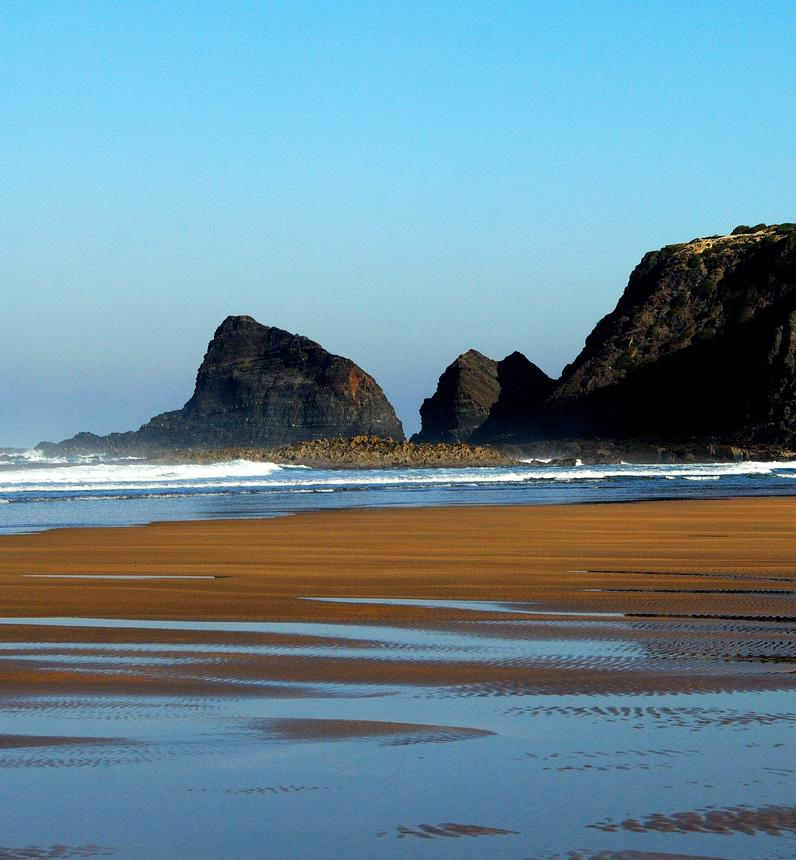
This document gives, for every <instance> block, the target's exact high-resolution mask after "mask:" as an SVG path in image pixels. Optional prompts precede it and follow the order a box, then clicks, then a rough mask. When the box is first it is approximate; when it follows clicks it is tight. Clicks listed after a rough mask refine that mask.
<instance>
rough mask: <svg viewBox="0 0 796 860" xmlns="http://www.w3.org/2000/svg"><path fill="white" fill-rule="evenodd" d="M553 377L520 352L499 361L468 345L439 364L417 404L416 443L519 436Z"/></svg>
mask: <svg viewBox="0 0 796 860" xmlns="http://www.w3.org/2000/svg"><path fill="white" fill-rule="evenodd" d="M553 385H554V383H553V380H551V379H550V377H549V376H547V374H546V373H544V372H543V371H542V370H540V369H539V368H538V367H537V366H536V365H535V364H533V363H532V362H531V361H529V360H528V359H527V358H526V357H525V356H524V355H523V354H522V353H520V352H513V353H511V355H508V356H506V358H504V359H503V360H502V361H494V360H493V359H491V358H487V357H486V356H485V355H482V354H481V353H480V352H477V351H476V350H474V349H471V350H469V351H468V352H465V353H463V354H462V355H460V356H459V357H458V358H457V359H456V360H455V361H454V362H453V363H452V364H450V365H448V367H447V368H445V371H444V372H443V374H442V376H440V378H439V382H438V383H437V390H436V391H435V393H434V394H433V395H432V396H431V397H429V398H427V399H426V400H424V401H423V405H422V406H421V407H420V417H421V420H422V429H421V431H420V433H418V434H417V435H416V436H415V437H413V438H414V439H415V440H416V441H419V442H466V441H471V440H472V441H478V442H486V443H489V442H495V441H502V440H503V437H506V436H514V435H517V434H519V435H525V433H526V431H527V429H528V427H529V426H531V425H532V423H533V420H534V417H535V410H536V409H537V407H538V404H539V403H540V402H541V401H543V400H544V399H545V398H546V397H547V396H548V394H550V391H551V390H552V388H553Z"/></svg>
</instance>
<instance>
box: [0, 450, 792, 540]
mask: <svg viewBox="0 0 796 860" xmlns="http://www.w3.org/2000/svg"><path fill="white" fill-rule="evenodd" d="M795 479H796V462H781V463H778V462H768V463H761V462H742V463H694V464H679V465H657V464H656V465H638V464H633V465H630V464H620V465H606V466H593V465H589V466H552V465H549V466H540V465H539V464H538V463H520V464H517V465H513V466H508V467H497V468H484V467H471V468H458V469H427V468H426V469H417V468H415V469H404V468H401V469H312V468H307V467H305V466H294V465H290V466H286V465H277V464H275V463H263V462H251V461H246V460H233V461H229V462H221V463H210V464H183V465H166V464H162V463H150V462H147V461H145V460H140V459H135V458H125V459H109V458H104V459H103V458H98V457H59V458H48V457H45V456H43V455H42V454H41V452H39V451H35V450H31V451H18V450H9V449H5V450H4V449H0V534H10V533H22V532H32V531H40V530H45V529H52V528H64V527H74V526H128V525H136V524H142V523H148V522H155V521H167V520H200V519H231V518H252V517H255V518H257V517H275V516H282V515H285V514H289V513H292V512H296V511H307V510H328V509H337V508H362V507H396V506H424V505H493V504H494V505H511V504H520V505H526V504H530V505H539V504H567V503H575V502H585V503H594V502H618V501H641V500H651V499H698V498H726V497H730V496H784V495H794V494H796V480H795Z"/></svg>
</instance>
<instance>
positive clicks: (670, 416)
mask: <svg viewBox="0 0 796 860" xmlns="http://www.w3.org/2000/svg"><path fill="white" fill-rule="evenodd" d="M747 231H748V232H747ZM544 412H545V415H544V416H543V418H542V423H543V424H544V426H545V427H546V430H547V433H548V435H549V433H550V432H551V431H552V432H553V433H555V434H556V435H561V434H568V435H577V436H584V435H600V436H606V437H609V436H613V437H618V438H628V437H633V436H638V437H641V436H652V435H654V436H658V437H662V438H688V437H696V436H710V437H715V438H721V439H727V440H736V441H741V442H778V443H783V444H789V443H791V442H792V441H794V438H796V225H779V226H771V227H765V226H763V225H760V226H759V227H757V228H752V229H750V228H738V229H737V230H736V231H734V232H733V233H732V234H730V235H728V236H717V237H711V238H707V239H697V240H694V241H692V242H688V243H686V244H682V245H670V246H667V247H665V248H663V249H661V250H660V251H654V252H651V253H649V254H646V255H645V256H644V258H643V259H642V261H641V263H640V264H639V265H638V266H637V267H636V269H635V270H634V271H633V273H632V275H631V276H630V280H629V282H628V285H627V288H626V290H625V292H624V294H623V295H622V297H621V299H620V300H619V303H618V304H617V306H616V308H615V310H614V311H612V312H611V313H610V314H608V315H607V316H606V317H605V318H603V319H602V320H601V321H600V322H599V323H598V324H597V326H596V327H595V329H594V331H593V332H592V333H591V334H590V335H589V337H588V338H587V340H586V345H585V347H584V349H583V351H582V352H581V354H580V355H579V356H578V357H577V358H576V359H575V361H574V362H572V364H570V365H569V366H567V367H566V368H565V369H564V372H563V374H562V377H561V381H560V383H559V384H558V386H557V387H556V389H555V391H554V393H553V395H552V397H551V398H550V400H549V401H548V403H547V405H546V407H545V410H544Z"/></svg>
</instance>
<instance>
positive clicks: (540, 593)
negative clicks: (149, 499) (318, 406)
mask: <svg viewBox="0 0 796 860" xmlns="http://www.w3.org/2000/svg"><path fill="white" fill-rule="evenodd" d="M91 576H95V577H97V578H96V579H94V580H92V579H90V577H91ZM117 576H119V577H127V578H124V579H121V578H120V579H115V578H114V577H117ZM159 576H163V577H168V578H164V579H162V580H161V581H158V580H157V579H152V578H146V579H144V578H140V577H159ZM130 577H133V578H130ZM198 577H203V578H198ZM307 598H315V599H307ZM349 601H350V602H349ZM379 601H383V602H379ZM392 601H394V602H392ZM0 612H2V616H0V774H1V775H2V780H3V782H4V784H5V785H6V786H7V788H8V791H9V793H10V794H9V796H12V797H15V798H17V801H16V802H15V803H14V804H11V805H9V806H8V807H7V810H6V813H5V816H6V817H5V819H2V822H1V823H2V829H3V835H2V842H3V846H4V847H0V856H3V857H5V856H8V857H32V856H74V857H77V856H93V854H92V853H91V852H93V853H94V854H97V853H101V854H103V855H104V854H107V855H108V856H119V857H132V858H137V857H143V856H169V857H175V858H182V857H185V858H189V857H190V858H194V857H211V858H212V857H229V856H259V855H260V854H261V853H262V847H263V846H264V845H267V846H268V851H269V856H274V857H295V856H329V857H335V858H336V857H341V858H342V857H349V856H367V857H369V856H373V857H377V856H378V857H400V858H403V857H405V856H421V853H422V856H423V857H432V858H452V857H456V858H459V857H473V858H477V857H482V856H485V853H484V852H485V851H486V853H487V854H488V855H489V856H494V857H507V858H509V857H511V858H514V857H536V858H542V857H544V858H545V860H551V858H564V857H567V858H576V857H579V858H586V857H589V858H601V860H605V858H614V860H617V858H630V857H634V858H642V857H646V858H653V857H659V858H664V857H671V858H674V857H680V858H684V857H705V858H707V857H713V858H717V857H724V858H736V860H741V858H743V860H750V858H758V860H763V858H766V860H771V858H785V857H791V856H794V851H796V824H794V822H795V821H796V812H794V807H793V805H792V796H793V790H794V788H796V770H794V768H792V767H791V766H790V765H791V762H790V756H789V751H790V750H791V749H792V748H793V744H794V743H796V740H795V739H794V735H793V733H794V732H796V716H794V714H796V668H794V667H796V498H792V499H791V498H776V499H747V500H731V501H717V502H707V501H698V502H696V501H695V502H665V503H638V504H630V505H592V506H572V507H560V506H556V507H542V508H540V507H522V508H520V507H511V508H506V507H490V508H475V507H473V508H462V507H459V508H455V509H440V508H423V509H399V510H368V511H364V510H363V511H341V512H334V513H311V514H303V515H297V516H293V517H288V518H285V519H279V520H260V521H213V522H192V523H168V524H157V525H151V526H145V527H134V528H123V529H81V530H66V531H52V532H44V533H38V534H33V535H23V536H13V537H4V538H0ZM111 776H112V777H113V778H112V779H111V778H110V777H111ZM131 808H135V809H136V815H134V816H131V815H130V809H131ZM474 837H478V838H474ZM14 846H17V847H14ZM68 846H76V847H68ZM96 846H104V847H102V848H101V849H99V848H97V847H96ZM414 846H417V848H415V847H414ZM471 846H472V847H471ZM415 850H417V851H418V852H420V853H417V854H415V853H413V852H414V851H415ZM407 852H409V853H407Z"/></svg>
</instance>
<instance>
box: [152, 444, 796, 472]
mask: <svg viewBox="0 0 796 860" xmlns="http://www.w3.org/2000/svg"><path fill="white" fill-rule="evenodd" d="M151 459H152V460H155V461H157V462H165V463H219V462H224V461H229V460H251V461H254V462H270V463H279V464H284V465H301V466H309V467H311V468H315V469H395V468H413V469H423V468H449V469H455V468H471V467H478V466H481V467H490V466H491V467H495V466H510V465H513V464H517V463H520V462H522V463H525V464H527V463H528V461H533V462H534V465H538V466H575V465H585V466H591V465H617V464H620V463H632V464H641V463H647V464H649V463H670V464H671V463H727V462H744V461H750V460H755V461H789V460H794V459H796V451H790V450H786V449H783V448H780V447H776V446H755V447H751V448H745V447H738V446H735V445H728V444H724V443H721V442H712V443H705V442H704V441H701V440H700V441H690V442H688V441H686V442H682V443H680V444H672V443H669V442H663V441H660V440H659V441H655V440H644V441H633V442H629V441H614V440H593V441H589V442H584V441H582V440H570V441H567V440H563V441H562V440H551V441H550V442H547V443H545V442H540V443H536V444H534V445H531V446H502V447H500V448H497V447H492V446H487V445H469V444H466V443H463V442H455V443H451V442H438V443H428V442H399V441H396V440H394V439H382V438H381V437H378V436H355V437H353V438H351V439H316V440H313V441H310V442H299V443H295V444H293V445H286V446H284V447H281V448H253V447H241V446H238V447H231V448H201V449H191V450H179V451H169V452H160V453H158V454H156V455H154V456H152V457H151Z"/></svg>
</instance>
